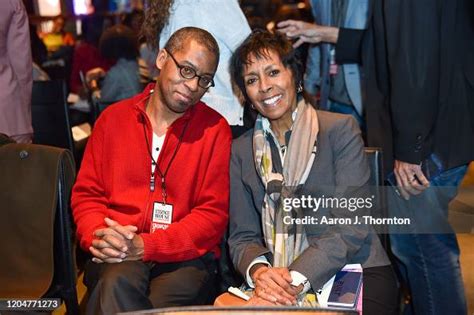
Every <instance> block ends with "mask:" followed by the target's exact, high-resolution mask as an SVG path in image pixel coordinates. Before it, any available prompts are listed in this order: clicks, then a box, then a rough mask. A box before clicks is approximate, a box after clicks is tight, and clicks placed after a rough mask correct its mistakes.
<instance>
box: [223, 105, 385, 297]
mask: <svg viewBox="0 0 474 315" xmlns="http://www.w3.org/2000/svg"><path fill="white" fill-rule="evenodd" d="M318 121H319V133H318V138H317V153H316V157H315V160H314V163H313V166H312V168H311V171H310V173H309V176H308V178H307V180H306V183H305V184H304V186H303V187H302V189H301V190H299V193H298V195H305V196H311V197H317V196H321V194H323V195H325V196H334V197H342V196H348V195H351V196H352V197H354V196H355V195H359V194H361V193H363V192H361V191H355V190H353V189H354V188H355V189H356V190H358V189H362V190H363V189H364V188H367V187H366V184H367V182H368V180H369V175H370V173H369V172H370V170H369V166H368V163H367V161H366V159H365V155H364V146H363V143H362V138H361V137H360V130H359V129H358V127H357V124H356V122H355V120H354V119H353V118H352V117H350V116H347V115H341V114H334V113H329V112H324V111H318ZM252 142H253V129H252V130H250V131H248V132H246V133H245V134H244V135H242V136H241V137H240V138H238V139H237V140H235V141H234V143H233V146H232V158H231V165H230V178H231V181H230V182H231V194H230V208H229V217H230V222H229V248H230V255H231V258H232V260H233V262H234V265H235V267H236V269H237V270H238V271H239V272H240V273H241V274H242V275H245V273H246V270H247V268H248V266H249V265H250V263H251V262H252V261H253V260H254V259H255V258H256V257H258V256H261V255H265V256H266V257H267V259H268V260H269V261H270V262H272V260H273V258H272V255H271V254H270V250H269V249H268V248H267V247H266V246H265V245H264V241H263V231H262V220H261V216H262V203H263V199H264V194H265V188H264V186H263V184H262V181H261V179H260V177H259V176H258V174H257V171H256V169H255V163H254V160H253V150H252V147H253V146H252ZM349 190H350V191H351V192H349ZM326 210H327V209H320V210H318V212H317V215H315V217H319V218H320V217H321V216H320V215H319V214H320V213H321V212H320V211H323V212H322V213H324V215H328V216H333V217H337V218H343V217H348V215H349V216H351V217H352V215H350V214H349V213H348V210H347V209H331V210H330V213H327V212H324V211H326ZM311 211H312V209H307V210H304V215H305V216H306V215H309V216H311V215H313V213H312V212H311ZM357 214H358V215H360V213H357ZM365 214H367V213H365ZM305 231H306V235H307V236H308V242H309V247H308V248H307V249H306V250H305V251H304V252H303V253H302V254H301V255H300V256H299V257H298V258H297V259H296V260H295V261H294V262H293V263H292V264H291V265H290V266H289V268H290V269H292V270H296V271H298V272H300V273H302V274H303V275H304V276H306V277H307V278H308V280H309V281H310V283H311V286H312V287H313V289H318V288H320V287H321V286H322V285H323V284H324V283H325V282H326V281H327V280H329V279H330V278H331V277H332V276H333V275H334V274H335V273H336V272H337V271H339V270H340V269H341V268H342V267H343V266H344V265H345V264H350V263H353V264H356V263H360V264H361V265H362V267H364V268H367V267H377V266H385V265H389V264H390V262H389V260H388V258H387V256H386V254H385V251H384V249H383V248H382V245H381V244H380V241H379V239H378V236H377V235H376V234H375V232H374V231H373V230H372V229H371V228H370V227H368V226H365V225H363V224H362V225H334V226H328V225H317V224H311V225H305Z"/></svg>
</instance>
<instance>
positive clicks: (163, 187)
mask: <svg viewBox="0 0 474 315" xmlns="http://www.w3.org/2000/svg"><path fill="white" fill-rule="evenodd" d="M188 124H189V120H188V121H186V125H184V128H183V131H182V132H181V135H180V136H179V140H178V143H177V144H176V147H175V148H174V152H173V155H172V156H171V160H170V161H169V163H168V165H167V166H166V168H165V172H164V173H163V172H162V171H161V169H160V166H159V165H158V163H157V161H155V159H154V158H153V154H152V153H151V149H150V143H149V141H148V137H147V132H146V128H145V124H143V133H144V135H145V141H146V149H147V152H148V154H149V155H150V158H151V162H152V164H153V165H155V169H154V171H153V172H151V175H150V191H151V192H153V191H155V176H156V173H157V172H158V175H159V176H160V178H161V194H162V196H163V205H164V204H166V197H167V196H168V195H167V193H166V174H168V171H169V169H170V166H171V164H172V163H173V161H174V159H175V157H176V154H177V153H178V150H179V147H180V146H181V143H182V142H183V137H184V133H185V131H186V129H187V128H188Z"/></svg>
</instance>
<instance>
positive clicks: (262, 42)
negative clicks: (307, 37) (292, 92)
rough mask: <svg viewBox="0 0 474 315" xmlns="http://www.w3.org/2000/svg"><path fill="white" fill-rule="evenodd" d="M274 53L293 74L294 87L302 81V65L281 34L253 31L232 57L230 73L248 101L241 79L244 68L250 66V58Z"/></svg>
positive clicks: (288, 42)
mask: <svg viewBox="0 0 474 315" xmlns="http://www.w3.org/2000/svg"><path fill="white" fill-rule="evenodd" d="M270 52H275V53H276V54H277V55H278V56H279V57H280V60H281V62H282V63H283V65H284V66H285V67H286V68H287V69H290V71H291V73H292V74H293V79H294V82H295V87H297V86H298V85H299V84H301V80H302V79H303V65H302V63H301V61H300V58H299V57H298V56H297V52H296V50H295V49H293V45H292V44H291V42H290V41H289V40H288V39H287V38H286V37H285V35H283V34H281V33H270V32H268V31H263V30H255V31H253V32H252V33H251V34H250V35H249V36H248V37H247V38H246V39H245V40H244V42H243V43H242V44H241V45H240V46H239V47H238V48H237V49H236V51H235V52H234V54H233V55H232V59H231V64H230V72H231V76H232V80H233V81H234V82H235V84H236V85H237V86H238V87H239V89H240V90H241V91H242V93H243V94H244V96H245V97H246V98H247V99H248V97H247V93H246V91H245V82H244V78H243V71H244V67H245V66H248V65H250V63H251V62H250V58H252V57H255V58H257V59H261V58H269V55H270Z"/></svg>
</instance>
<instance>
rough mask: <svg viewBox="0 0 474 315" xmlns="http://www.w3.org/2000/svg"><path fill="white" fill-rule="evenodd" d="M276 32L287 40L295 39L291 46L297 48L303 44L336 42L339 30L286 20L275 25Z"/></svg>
mask: <svg viewBox="0 0 474 315" xmlns="http://www.w3.org/2000/svg"><path fill="white" fill-rule="evenodd" d="M277 27H278V31H279V32H281V33H284V34H285V35H286V36H288V37H289V38H292V39H293V38H297V39H298V40H297V41H296V42H295V43H294V44H293V47H295V48H297V47H299V46H301V44H303V43H310V44H318V43H320V42H326V43H333V44H335V43H336V42H337V39H338V37H339V28H337V27H332V26H322V25H318V24H315V23H307V22H303V21H295V20H286V21H282V22H280V23H278V24H277Z"/></svg>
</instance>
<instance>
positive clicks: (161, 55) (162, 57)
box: [155, 49, 168, 71]
mask: <svg viewBox="0 0 474 315" xmlns="http://www.w3.org/2000/svg"><path fill="white" fill-rule="evenodd" d="M167 57H168V53H167V52H166V50H164V49H161V50H160V51H159V52H158V55H157V56H156V62H155V65H156V67H157V68H158V70H160V71H161V69H162V68H163V65H164V64H165V61H166V58H167Z"/></svg>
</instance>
